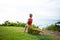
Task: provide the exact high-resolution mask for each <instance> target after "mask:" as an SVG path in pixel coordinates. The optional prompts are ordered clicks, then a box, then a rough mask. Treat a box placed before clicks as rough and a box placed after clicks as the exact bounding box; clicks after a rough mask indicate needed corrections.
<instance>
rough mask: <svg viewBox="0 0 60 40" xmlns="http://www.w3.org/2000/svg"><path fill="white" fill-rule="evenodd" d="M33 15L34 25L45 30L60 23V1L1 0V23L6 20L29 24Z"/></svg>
mask: <svg viewBox="0 0 60 40" xmlns="http://www.w3.org/2000/svg"><path fill="white" fill-rule="evenodd" d="M29 13H32V14H33V24H35V25H37V26H39V27H40V28H43V27H45V26H47V25H49V24H52V23H55V22H58V21H60V0H0V23H3V22H4V21H6V20H9V21H13V22H15V21H19V22H24V23H26V22H27V19H28V18H29Z"/></svg>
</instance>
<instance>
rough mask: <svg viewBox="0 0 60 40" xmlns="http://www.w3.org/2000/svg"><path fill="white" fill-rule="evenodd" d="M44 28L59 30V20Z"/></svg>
mask: <svg viewBox="0 0 60 40" xmlns="http://www.w3.org/2000/svg"><path fill="white" fill-rule="evenodd" d="M45 29H46V30H52V31H59V32H60V22H57V23H55V24H51V25H49V26H47V27H46V28H45Z"/></svg>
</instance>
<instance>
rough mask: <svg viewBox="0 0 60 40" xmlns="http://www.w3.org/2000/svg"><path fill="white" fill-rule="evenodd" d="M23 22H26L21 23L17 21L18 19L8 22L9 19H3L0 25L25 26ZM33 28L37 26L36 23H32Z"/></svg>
mask: <svg viewBox="0 0 60 40" xmlns="http://www.w3.org/2000/svg"><path fill="white" fill-rule="evenodd" d="M25 24H26V23H22V22H19V21H16V22H10V21H8V20H7V21H5V22H4V23H2V24H0V26H15V27H25ZM32 26H33V27H34V28H38V26H36V25H34V24H33V25H32Z"/></svg>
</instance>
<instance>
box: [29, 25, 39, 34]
mask: <svg viewBox="0 0 60 40" xmlns="http://www.w3.org/2000/svg"><path fill="white" fill-rule="evenodd" d="M39 30H40V28H38V27H37V26H35V25H32V26H31V27H29V28H28V33H31V34H39V32H38V31H39Z"/></svg>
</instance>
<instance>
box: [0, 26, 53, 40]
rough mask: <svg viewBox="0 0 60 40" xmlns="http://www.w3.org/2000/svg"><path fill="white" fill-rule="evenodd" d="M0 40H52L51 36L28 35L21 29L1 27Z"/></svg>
mask: <svg viewBox="0 0 60 40" xmlns="http://www.w3.org/2000/svg"><path fill="white" fill-rule="evenodd" d="M0 40H53V37H52V36H51V35H43V34H28V33H27V32H23V28H22V27H12V26H11V27H8V26H7V27H1V26H0Z"/></svg>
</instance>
